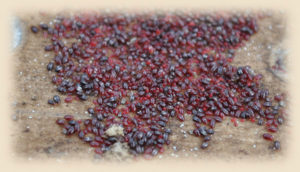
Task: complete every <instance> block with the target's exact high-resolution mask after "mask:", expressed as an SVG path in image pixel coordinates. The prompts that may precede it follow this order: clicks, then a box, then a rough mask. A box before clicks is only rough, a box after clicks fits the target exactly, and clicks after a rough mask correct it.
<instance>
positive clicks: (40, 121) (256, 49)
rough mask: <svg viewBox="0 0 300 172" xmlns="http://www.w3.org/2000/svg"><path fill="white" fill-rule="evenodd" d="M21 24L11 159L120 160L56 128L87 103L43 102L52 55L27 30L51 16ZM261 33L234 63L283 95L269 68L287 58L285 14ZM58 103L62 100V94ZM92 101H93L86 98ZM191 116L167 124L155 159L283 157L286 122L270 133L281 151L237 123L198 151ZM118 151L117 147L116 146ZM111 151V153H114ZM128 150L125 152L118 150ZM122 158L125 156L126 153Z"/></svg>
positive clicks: (253, 128)
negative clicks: (258, 75) (167, 142)
mask: <svg viewBox="0 0 300 172" xmlns="http://www.w3.org/2000/svg"><path fill="white" fill-rule="evenodd" d="M18 18H19V20H20V24H21V26H22V28H23V34H22V41H21V44H20V45H19V46H18V47H17V48H15V50H14V51H15V52H14V53H15V56H14V59H13V60H14V61H15V69H16V70H15V78H14V80H15V84H14V85H15V88H14V90H15V91H13V92H14V94H13V96H12V99H11V101H12V104H13V105H12V106H13V114H12V115H11V117H12V123H13V129H12V131H13V133H12V146H13V150H14V152H15V153H14V155H15V157H22V158H25V159H41V158H54V159H60V160H65V159H77V158H87V159H92V160H97V161H98V160H102V159H106V160H107V159H116V158H117V159H119V157H120V156H119V154H118V152H117V151H115V152H109V153H107V154H105V155H104V156H103V157H100V156H96V155H95V154H94V152H93V149H91V148H90V147H89V146H88V145H86V144H85V143H83V142H82V141H80V140H79V139H78V138H77V137H65V136H64V135H62V134H61V128H60V127H59V126H57V125H56V124H55V120H56V118H57V117H61V116H64V115H66V114H73V115H75V117H76V118H78V119H79V118H83V119H84V118H88V115H87V113H86V112H85V111H86V109H87V108H88V107H89V106H90V105H91V104H90V102H89V101H86V102H84V103H81V102H78V101H73V103H71V104H66V103H64V102H62V103H61V104H60V105H59V106H56V107H52V106H50V105H48V104H47V100H48V99H49V98H51V97H52V96H53V95H54V94H57V92H56V88H55V86H54V85H52V83H51V82H50V81H51V76H52V75H53V74H52V73H48V71H47V70H46V65H47V64H48V62H49V61H50V59H52V58H53V54H51V53H48V52H45V51H44V50H43V48H44V46H45V45H47V44H49V42H48V40H46V39H43V38H42V37H41V35H35V34H31V33H30V29H29V28H30V26H31V25H37V24H39V23H40V22H46V23H47V22H49V21H51V20H53V17H51V16H48V15H22V16H21V15H20V16H19V17H18ZM258 25H259V32H258V33H257V34H255V35H254V36H252V37H251V39H250V40H249V41H248V42H246V43H245V45H244V46H243V47H241V48H240V49H238V50H237V53H236V56H235V60H234V62H233V64H234V65H250V66H251V67H252V69H253V70H254V71H255V72H256V73H261V74H263V76H264V79H263V83H264V85H265V86H266V88H268V89H269V91H270V94H271V95H274V94H275V93H279V92H284V91H285V90H284V89H285V88H286V82H285V77H286V74H284V73H282V72H274V71H273V70H272V69H271V66H272V65H274V64H275V61H276V60H277V59H278V58H285V54H284V51H283V50H284V49H285V47H284V38H285V34H284V33H285V20H284V15H282V14H280V13H277V12H276V13H275V12H274V13H273V14H272V15H269V16H267V17H265V18H263V19H261V20H259V21H258ZM61 99H62V100H63V99H64V96H63V95H61ZM89 100H92V99H89ZM189 118H190V116H186V121H185V122H184V123H180V122H179V121H176V120H174V121H170V122H169V124H168V125H170V128H171V129H172V131H173V134H172V135H171V138H170V139H171V145H170V146H169V147H167V148H166V151H165V153H164V154H162V155H159V156H157V157H156V158H198V159H225V160H231V159H246V158H254V159H257V160H260V159H272V158H280V157H283V155H284V152H286V149H287V144H288V136H287V133H289V128H288V123H287V122H285V123H284V125H282V126H281V127H280V130H279V132H277V133H276V134H274V136H275V138H276V140H279V141H281V146H282V148H281V150H279V151H274V150H272V149H271V148H270V146H271V145H272V142H268V141H266V140H264V139H262V136H261V135H262V134H263V133H264V132H265V131H266V130H265V128H264V127H263V126H258V125H256V124H255V123H251V122H249V121H246V122H239V125H238V127H235V126H234V125H233V123H232V122H230V119H227V120H225V121H223V122H222V123H218V124H217V125H216V128H215V134H214V135H213V137H212V140H211V141H210V145H209V147H208V148H207V149H206V150H202V149H200V148H199V146H200V143H201V142H202V141H201V140H200V139H199V138H196V137H194V136H191V135H190V134H189V130H191V129H193V125H192V121H191V120H190V119H189ZM116 149H118V148H116ZM116 149H115V150H116ZM124 150H125V152H126V148H125V149H124V148H122V151H124ZM125 157H127V156H126V155H125Z"/></svg>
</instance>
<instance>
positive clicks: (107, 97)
mask: <svg viewBox="0 0 300 172" xmlns="http://www.w3.org/2000/svg"><path fill="white" fill-rule="evenodd" d="M31 31H32V32H33V33H38V32H42V33H43V35H44V37H45V38H47V39H50V40H51V41H52V44H50V45H47V46H46V47H45V51H52V52H53V53H54V54H55V56H54V58H53V60H52V61H51V62H49V64H48V65H47V70H48V71H53V72H55V76H53V78H52V83H53V84H55V85H56V86H57V91H58V92H59V93H61V94H64V95H67V97H66V98H65V99H64V102H65V103H71V102H72V101H73V100H77V101H85V100H88V99H90V100H91V101H93V103H94V107H90V108H88V109H87V111H88V113H89V114H90V115H91V118H89V119H85V120H75V119H74V118H73V116H72V115H66V116H65V117H64V119H57V121H56V123H57V124H58V125H60V126H62V127H63V133H64V134H66V135H74V134H76V135H78V137H79V138H80V139H82V140H83V141H84V142H87V143H88V144H89V145H90V146H91V147H95V152H96V153H98V154H102V153H104V152H105V151H107V150H109V149H110V147H111V145H113V144H114V143H116V142H121V143H124V142H125V143H127V144H128V146H129V148H130V153H132V154H133V155H138V154H146V155H153V156H154V155H157V154H158V153H162V152H163V151H164V145H169V144H170V140H169V136H170V135H171V134H172V131H171V130H170V128H168V122H169V121H170V118H177V119H178V120H179V121H184V120H185V115H192V120H193V121H194V126H195V129H194V131H193V134H194V135H195V136H196V137H201V138H203V139H202V140H203V142H202V144H201V146H200V147H201V148H203V149H205V148H207V147H208V145H209V144H208V143H209V141H210V140H211V136H212V135H213V134H214V127H215V125H216V123H219V122H222V121H223V119H224V118H225V117H231V118H232V119H233V121H235V119H237V118H240V119H247V120H251V121H256V122H257V124H259V125H265V126H266V127H267V130H268V131H269V133H272V132H276V131H277V130H278V126H279V125H280V124H282V122H283V117H282V112H281V108H280V107H281V106H280V103H277V104H276V105H275V103H274V102H275V101H276V102H280V101H281V100H282V99H283V97H282V95H277V96H275V97H274V100H272V99H271V98H270V96H269V92H268V90H267V89H265V88H263V87H262V85H261V81H260V80H261V79H262V75H260V74H255V73H254V72H253V71H252V70H251V68H250V67H249V66H240V67H235V66H232V65H231V64H230V63H231V61H232V60H233V58H234V54H235V49H237V48H238V47H240V46H241V45H242V43H243V41H247V40H248V39H249V38H250V36H251V35H253V34H255V33H256V32H257V31H258V26H257V24H256V18H255V17H250V16H242V15H229V16H226V17H225V16H213V15H204V14H180V15H179V14H175V13H174V14H105V15H104V14H101V15H100V14H85V15H78V16H74V17H70V18H60V19H58V20H57V22H55V23H53V24H52V25H51V26H50V25H47V24H44V23H43V24H40V25H39V27H35V26H32V27H31ZM49 101H50V102H48V103H49V104H52V105H54V104H58V103H60V97H59V96H54V97H53V99H50V100H49ZM112 126H120V127H122V129H123V132H122V133H121V134H119V135H113V136H111V135H108V134H107V130H108V129H109V128H111V127H112ZM269 133H265V134H264V135H263V136H262V137H263V138H265V139H266V140H273V139H274V138H273V136H272V135H271V134H269ZM274 144H275V147H276V149H279V145H280V144H279V142H278V141H276V142H275V143H274Z"/></svg>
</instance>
